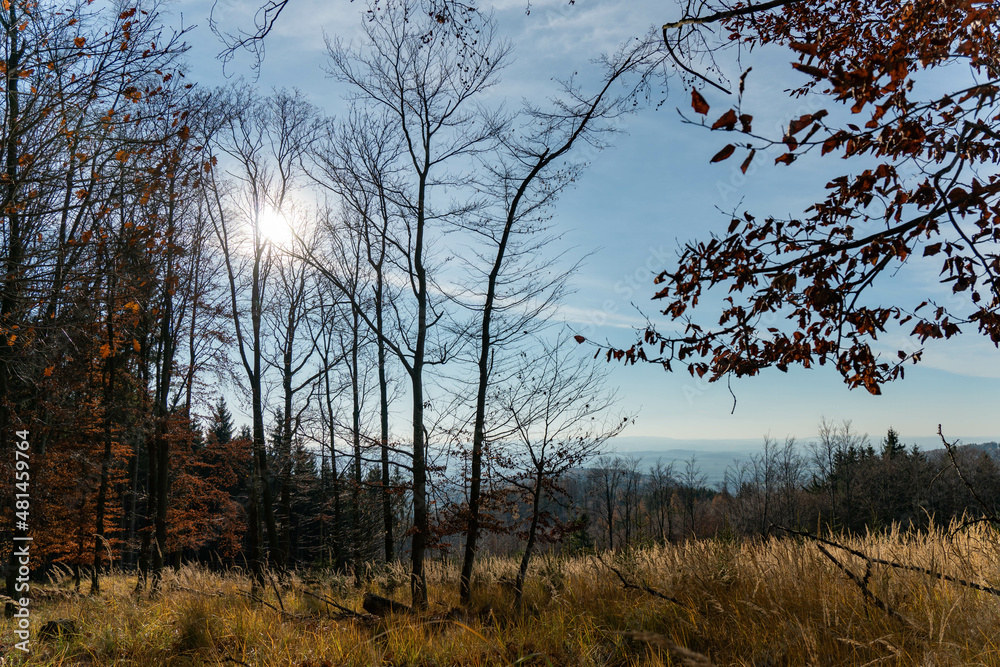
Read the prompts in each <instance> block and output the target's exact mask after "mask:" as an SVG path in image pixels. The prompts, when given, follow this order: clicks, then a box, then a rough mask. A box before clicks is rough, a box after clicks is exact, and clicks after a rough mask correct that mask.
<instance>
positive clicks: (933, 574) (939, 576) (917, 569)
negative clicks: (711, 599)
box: [773, 525, 1000, 596]
mask: <svg viewBox="0 0 1000 667" xmlns="http://www.w3.org/2000/svg"><path fill="white" fill-rule="evenodd" d="M773 527H774V528H778V529H779V530H783V531H785V532H786V533H788V534H790V535H798V536H800V537H807V538H809V539H810V540H814V541H816V542H819V543H822V544H826V545H827V546H831V547H834V548H836V549H840V550H842V551H846V552H847V553H849V554H851V555H854V556H857V557H858V558H863V559H864V560H865V561H867V562H868V563H874V564H876V565H886V566H888V567H892V568H896V569H897V570H907V571H910V572H919V573H920V574H926V575H927V576H929V577H934V578H935V579H941V580H942V581H948V582H951V583H953V584H957V585H959V586H965V587H967V588H973V589H975V590H977V591H982V592H984V593H989V594H991V595H997V596H1000V589H997V588H993V587H992V586H985V585H983V584H977V583H975V582H972V581H966V580H965V579H959V578H958V577H953V576H951V575H950V574H944V573H943V572H935V571H934V570H929V569H927V568H926V567H918V566H916V565H906V564H904V563H897V562H895V561H891V560H884V559H882V558H874V557H872V556H869V555H868V554H866V553H863V552H861V551H858V550H857V549H852V548H851V547H846V546H844V545H843V544H839V543H837V542H833V541H831V540H828V539H825V538H822V537H820V536H819V535H813V534H812V533H809V532H806V531H803V530H795V529H794V528H786V527H784V526H778V525H774V526H773Z"/></svg>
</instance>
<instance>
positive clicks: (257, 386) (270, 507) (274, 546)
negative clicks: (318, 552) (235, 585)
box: [250, 250, 285, 575]
mask: <svg viewBox="0 0 1000 667" xmlns="http://www.w3.org/2000/svg"><path fill="white" fill-rule="evenodd" d="M262 252H263V251H260V250H259V251H258V253H257V257H256V261H255V262H254V267H253V287H252V290H251V297H250V298H251V303H250V317H251V319H252V326H253V350H252V353H253V373H252V376H251V378H250V388H251V400H252V402H253V446H254V454H255V456H256V459H257V476H258V478H259V481H260V491H261V501H262V502H263V505H264V508H263V509H264V512H263V515H264V526H265V529H266V530H267V544H268V547H270V552H269V553H270V555H271V556H272V557H273V558H274V565H275V566H276V567H277V568H278V572H279V574H281V575H283V574H284V570H285V560H284V558H283V557H282V552H281V545H280V544H279V542H278V526H277V522H276V521H275V518H274V499H273V497H272V496H273V494H272V493H271V482H270V480H271V475H270V473H269V472H268V465H267V449H266V446H265V437H264V408H263V392H262V389H261V332H260V324H261V314H262V313H261V311H262V304H261V301H262V296H263V295H262V294H261V291H262V290H261V284H260V281H261V277H260V260H261V254H262Z"/></svg>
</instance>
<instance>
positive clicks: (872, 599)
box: [816, 543, 917, 631]
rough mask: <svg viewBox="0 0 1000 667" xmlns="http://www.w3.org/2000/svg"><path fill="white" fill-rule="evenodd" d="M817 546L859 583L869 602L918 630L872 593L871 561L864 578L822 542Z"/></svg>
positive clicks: (841, 569)
mask: <svg viewBox="0 0 1000 667" xmlns="http://www.w3.org/2000/svg"><path fill="white" fill-rule="evenodd" d="M816 548H817V549H819V550H820V552H821V553H822V554H823V555H824V556H826V557H827V558H829V559H830V560H831V561H833V564H834V565H836V566H837V568H839V569H840V571H841V572H843V573H844V574H846V575H847V576H848V577H849V578H850V580H851V581H853V582H854V583H855V584H857V586H858V588H860V589H861V594H862V595H864V598H865V600H866V601H868V602H869V603H871V604H873V605H875V606H876V607H878V608H879V609H881V610H882V611H884V612H885V613H886V614H888V615H889V616H891V617H892V618H894V619H896V620H897V621H899V622H900V623H902V624H903V625H905V626H906V627H908V628H910V629H911V630H914V631H916V630H917V628H916V626H914V625H913V623H911V622H910V621H908V620H907V619H906V618H904V617H903V616H902V615H901V614H900V613H899V612H897V611H896V610H895V609H893V608H892V607H890V606H889V605H888V604H887V603H886V602H885V601H884V600H882V598H880V597H878V596H877V595H875V594H874V593H872V592H871V589H869V588H868V577H869V575H870V574H871V563H870V562H869V563H868V571H867V572H866V573H865V576H864V579H862V578H861V577H859V576H858V575H856V574H854V573H853V572H851V571H850V570H849V569H847V566H846V565H844V564H843V563H841V562H840V561H839V560H837V559H836V558H835V557H834V556H833V554H831V553H830V552H829V551H827V550H826V549H824V548H823V545H822V544H819V543H817V544H816Z"/></svg>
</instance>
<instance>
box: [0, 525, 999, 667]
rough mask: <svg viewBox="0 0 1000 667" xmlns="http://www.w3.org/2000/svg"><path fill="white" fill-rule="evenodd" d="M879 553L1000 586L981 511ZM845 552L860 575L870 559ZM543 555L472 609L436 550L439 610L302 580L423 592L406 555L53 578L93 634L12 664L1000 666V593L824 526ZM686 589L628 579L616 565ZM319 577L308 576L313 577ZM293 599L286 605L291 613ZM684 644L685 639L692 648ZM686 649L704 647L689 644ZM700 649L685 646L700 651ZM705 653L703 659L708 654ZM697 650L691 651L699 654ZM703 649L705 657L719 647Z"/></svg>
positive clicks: (488, 570)
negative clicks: (953, 529)
mask: <svg viewBox="0 0 1000 667" xmlns="http://www.w3.org/2000/svg"><path fill="white" fill-rule="evenodd" d="M844 544H845V545H847V546H850V547H852V548H855V549H858V550H860V551H863V552H865V553H867V554H869V555H871V556H874V557H878V558H883V559H887V560H893V561H897V562H901V563H907V564H912V565H918V566H920V567H925V568H928V569H930V570H932V571H934V572H940V573H943V574H948V575H951V576H954V577H959V578H962V579H965V580H969V581H973V582H976V583H980V584H984V585H989V586H995V587H996V586H1000V543H998V538H997V534H996V533H995V532H993V531H991V530H989V529H988V528H986V527H982V526H978V527H974V528H971V529H969V530H968V531H964V532H958V533H957V534H955V535H953V536H951V537H949V536H948V532H947V531H945V530H940V529H935V530H933V531H932V532H931V533H930V534H904V533H899V532H893V533H891V534H889V535H885V536H868V537H863V538H853V539H847V540H845V541H844ZM831 553H832V554H833V555H834V556H835V557H836V558H837V559H838V560H839V561H840V562H841V564H842V565H843V566H844V567H847V568H849V569H850V570H851V571H852V572H854V573H855V574H856V575H857V576H858V577H862V578H863V577H865V574H866V564H865V562H864V561H863V560H862V559H860V558H858V557H856V556H851V555H848V554H846V553H844V552H842V551H838V550H836V549H831ZM603 561H604V562H603V563H602V562H601V561H600V560H598V559H596V558H595V557H592V556H580V557H574V558H554V557H548V558H539V559H538V560H537V561H536V563H535V566H534V567H533V569H532V571H531V575H530V577H529V579H528V582H527V585H526V589H525V596H524V605H523V607H522V608H520V609H514V608H513V607H512V599H513V593H512V591H511V588H510V585H509V580H510V578H511V577H512V576H513V574H514V571H515V568H516V566H517V563H516V562H515V561H513V560H508V559H502V558H483V559H482V560H481V562H480V564H479V565H480V569H479V573H478V576H477V580H476V584H477V586H476V594H475V596H474V600H473V604H472V606H471V607H470V608H468V609H464V610H458V609H456V606H457V602H458V596H457V590H456V589H457V580H458V570H457V566H456V565H455V564H452V563H449V562H444V561H434V562H432V563H431V565H430V567H429V569H428V574H429V578H430V582H429V583H430V597H431V607H430V609H429V610H428V611H427V612H426V613H424V614H422V615H420V616H417V617H410V616H406V615H395V616H391V617H389V618H385V619H378V618H374V617H367V618H350V617H345V616H344V615H343V614H342V613H341V612H340V611H339V610H337V609H335V608H333V607H331V606H329V605H327V604H326V603H325V602H323V601H321V600H318V599H317V598H315V597H310V596H308V595H306V594H304V593H302V590H303V589H305V590H309V591H312V592H313V593H316V594H318V595H320V596H325V597H327V598H329V599H331V600H333V601H335V602H337V603H338V604H340V605H343V606H345V607H348V608H351V609H355V610H357V611H358V612H361V599H362V596H363V594H364V592H365V591H371V592H375V593H378V594H380V595H387V596H390V597H394V598H395V599H399V600H402V601H408V600H406V597H407V596H406V592H407V587H406V585H405V583H406V581H407V578H406V569H405V565H404V564H397V565H394V566H392V567H389V568H383V569H381V570H377V571H373V572H372V577H371V579H370V580H369V581H368V583H367V584H366V586H365V588H363V589H356V588H354V586H353V579H352V578H351V577H347V576H336V575H332V574H329V573H327V574H317V573H300V574H297V575H294V576H292V577H291V580H290V581H289V582H287V583H285V584H283V585H279V586H278V591H279V592H280V600H279V596H278V595H277V594H276V593H275V591H274V590H273V589H271V588H270V587H269V589H268V590H267V591H266V592H265V594H264V596H263V600H264V602H266V604H261V603H260V602H257V601H255V600H252V599H250V597H249V596H248V594H247V593H248V592H249V591H250V582H249V580H247V579H246V578H245V577H241V576H239V575H236V574H228V575H221V574H214V573H210V572H207V571H204V570H201V569H198V568H184V569H182V570H180V571H179V572H169V573H168V574H167V575H166V577H165V579H164V581H163V585H162V591H161V593H160V595H159V596H157V597H156V598H155V599H152V600H150V599H149V598H148V596H147V595H141V596H136V594H135V592H134V588H135V579H134V577H130V576H124V575H116V576H113V577H108V578H106V579H105V580H104V583H103V584H102V589H103V591H104V592H103V593H102V594H101V595H100V596H97V597H91V596H86V595H76V594H75V593H73V592H72V588H71V586H69V585H67V584H56V583H53V584H49V585H36V586H35V587H33V592H34V594H35V596H36V600H35V603H34V604H35V607H34V609H33V616H32V625H33V628H34V630H35V631H36V633H37V630H38V629H39V628H41V626H42V625H43V624H44V623H45V621H47V620H50V619H60V618H66V619H72V620H74V621H75V622H76V624H77V626H78V627H79V628H80V629H81V632H80V633H79V634H77V635H74V636H70V637H62V638H51V639H39V638H37V637H33V642H32V652H31V653H30V654H28V655H24V654H22V653H21V652H19V651H15V650H13V648H12V644H13V642H14V641H15V640H14V639H13V637H14V635H13V632H12V630H13V625H12V621H10V620H6V621H5V631H4V639H3V653H4V654H6V664H25V665H139V666H145V665H149V666H153V665H218V664H229V665H233V664H236V665H238V664H241V663H243V664H248V665H300V666H303V667H304V666H307V665H308V666H311V667H320V666H323V665H327V664H329V665H337V666H339V665H358V666H369V665H400V666H401V665H412V666H417V665H421V666H423V665H470V666H486V665H622V666H625V665H629V666H637V667H638V666H643V667H645V666H652V665H671V664H699V663H698V658H697V656H696V654H703V655H704V656H708V657H710V658H711V660H712V661H713V662H714V663H715V664H720V665H728V664H735V665H785V664H789V665H807V664H824V665H825V664H829V665H866V664H887V665H914V664H936V665H944V664H955V665H959V664H986V665H1000V631H998V628H1000V597H997V596H995V595H991V594H989V593H987V592H983V591H977V590H974V589H972V588H968V587H962V586H959V585H956V584H954V583H948V582H944V581H941V580H939V579H935V578H933V577H930V576H928V575H926V574H921V573H918V572H908V571H900V570H896V569H891V568H888V567H886V566H873V567H872V568H871V571H870V572H868V576H867V579H865V582H866V585H867V587H868V589H869V590H870V591H871V593H872V594H873V595H874V596H876V597H877V598H878V599H880V600H882V601H884V602H885V604H887V605H888V606H889V607H890V608H891V609H892V610H893V611H894V612H895V614H896V615H898V617H897V616H894V615H891V614H889V613H886V612H885V611H883V610H882V609H878V608H877V607H876V606H874V605H873V604H872V603H870V602H868V601H866V599H865V597H864V595H863V594H862V591H861V589H860V588H859V587H858V586H857V585H856V584H855V583H853V582H852V581H850V580H849V579H848V578H847V576H845V574H844V573H843V572H841V571H840V570H839V569H838V568H837V566H836V565H834V564H833V563H832V562H831V561H830V560H829V559H828V558H827V557H826V556H824V555H823V554H822V553H821V552H820V551H819V550H818V549H817V548H816V546H815V545H814V544H813V543H811V542H808V541H803V540H794V539H787V538H783V539H777V538H775V539H770V540H766V541H746V542H736V541H723V540H710V541H700V542H688V543H685V544H680V545H665V546H657V547H649V548H645V549H641V550H636V551H633V552H631V553H628V554H624V553H618V554H606V555H604V556H603ZM604 563H607V564H608V565H613V566H614V567H616V568H618V569H619V570H620V571H621V572H622V573H623V574H624V575H625V576H626V577H627V578H628V579H629V580H630V581H632V582H634V583H637V584H642V585H646V586H649V587H651V588H653V589H655V590H657V591H659V592H661V593H663V594H665V595H669V596H671V597H673V598H675V599H676V600H677V601H678V602H679V603H680V604H674V603H671V602H668V601H666V600H664V599H661V598H658V597H655V596H653V595H650V594H648V593H645V592H640V591H636V590H625V589H624V588H623V586H622V584H621V581H620V580H619V579H618V577H617V576H616V575H615V574H614V573H613V572H611V570H610V569H609V568H608V567H607V566H606V565H605V564H604ZM303 579H306V580H308V581H309V583H305V582H304V581H303ZM282 607H283V608H284V612H282V611H281V609H282ZM677 647H680V648H679V649H678V648H677ZM683 649H687V650H688V651H690V652H692V653H690V654H684V653H683ZM685 656H686V657H685ZM691 656H695V657H691ZM685 660H686V661H687V662H685ZM700 664H706V663H704V662H702V663H700Z"/></svg>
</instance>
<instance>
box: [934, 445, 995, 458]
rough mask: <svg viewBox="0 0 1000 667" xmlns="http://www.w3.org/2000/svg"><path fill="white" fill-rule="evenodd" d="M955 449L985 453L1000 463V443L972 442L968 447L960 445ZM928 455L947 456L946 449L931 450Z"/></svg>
mask: <svg viewBox="0 0 1000 667" xmlns="http://www.w3.org/2000/svg"><path fill="white" fill-rule="evenodd" d="M955 448H956V449H957V450H958V451H960V452H968V451H971V452H985V453H987V454H989V455H990V457H991V458H993V459H994V460H996V461H1000V443H997V442H970V443H969V444H967V445H963V444H958V445H956V446H955ZM927 453H928V454H930V455H932V456H934V455H937V456H944V455H945V454H946V452H945V448H944V447H939V448H938V449H931V450H929V451H928V452H927Z"/></svg>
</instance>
